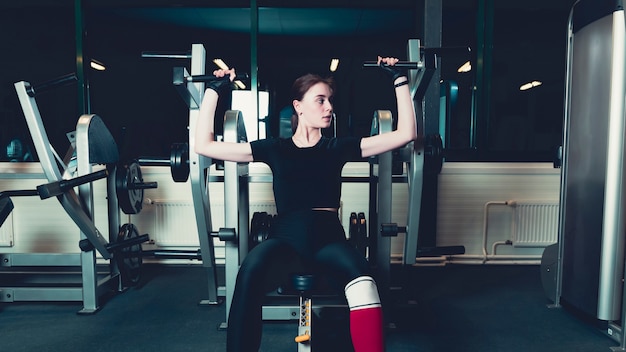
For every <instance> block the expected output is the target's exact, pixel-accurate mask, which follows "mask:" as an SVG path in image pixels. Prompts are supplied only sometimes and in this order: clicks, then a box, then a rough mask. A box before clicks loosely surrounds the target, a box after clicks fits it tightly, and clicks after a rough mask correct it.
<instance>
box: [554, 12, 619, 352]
mask: <svg viewBox="0 0 626 352" xmlns="http://www.w3.org/2000/svg"><path fill="white" fill-rule="evenodd" d="M625 23H626V16H625V13H624V9H623V6H622V4H621V2H618V3H615V2H608V1H604V2H599V1H589V0H581V1H577V2H576V3H575V4H574V5H573V6H572V9H571V12H570V17H569V21H568V45H567V62H566V87H565V88H566V90H565V91H566V95H565V120H564V131H565V133H564V142H563V152H562V167H561V170H562V177H561V199H560V204H561V207H560V214H559V222H560V223H559V238H558V248H554V247H548V248H546V249H545V251H544V254H543V257H542V275H543V276H542V280H543V282H544V288H546V289H553V290H554V292H553V293H550V294H549V295H548V297H550V298H551V299H553V301H554V305H553V306H554V307H559V306H560V305H561V304H562V303H565V305H566V306H567V307H568V308H573V309H575V310H577V312H578V313H583V315H585V316H586V317H587V318H592V319H599V320H600V321H604V322H606V323H607V326H608V328H607V329H606V331H605V333H606V334H607V335H608V336H610V337H611V338H613V339H615V340H616V341H617V342H619V343H620V346H619V348H612V350H615V351H624V350H626V334H625V332H624V327H623V324H624V321H625V318H626V306H625V305H624V302H626V301H625V300H624V299H625V298H626V290H624V279H623V278H624V260H625V257H624V247H625V244H626V243H625V239H624V231H625V222H624V220H625V218H624V204H625V203H624V200H625V199H626V194H625V193H624V187H623V185H624V181H625V175H624V157H623V155H624V131H625V129H626V124H625V122H624V114H625V113H626V106H625V104H624V95H625V94H626V76H625V74H624V72H625V70H626V59H625V58H626V45H625V38H626V29H625V28H626V25H625ZM581 146H582V147H581ZM557 249H558V250H557ZM555 250H557V251H556V253H555ZM555 264H556V265H555ZM555 268H556V270H554V269H555Z"/></svg>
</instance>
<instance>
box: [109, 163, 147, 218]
mask: <svg viewBox="0 0 626 352" xmlns="http://www.w3.org/2000/svg"><path fill="white" fill-rule="evenodd" d="M141 183H143V177H142V176H141V167H140V166H139V163H137V162H131V163H129V164H128V165H120V166H118V167H117V170H116V174H115V189H116V193H117V202H118V204H119V206H120V209H122V211H123V212H124V214H129V215H131V214H139V212H140V211H141V208H142V207H143V188H135V187H133V186H134V185H135V184H141Z"/></svg>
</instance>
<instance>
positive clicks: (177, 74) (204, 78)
mask: <svg viewBox="0 0 626 352" xmlns="http://www.w3.org/2000/svg"><path fill="white" fill-rule="evenodd" d="M173 72H174V78H173V80H172V83H174V85H175V86H180V85H183V84H185V83H188V82H205V83H206V82H213V81H217V80H228V79H230V78H229V77H228V76H225V77H217V76H215V75H211V74H209V75H195V76H186V75H185V68H184V67H174V70H173ZM248 79H250V76H248V74H247V73H239V74H237V76H235V79H234V80H235V81H237V80H239V81H247V80H248Z"/></svg>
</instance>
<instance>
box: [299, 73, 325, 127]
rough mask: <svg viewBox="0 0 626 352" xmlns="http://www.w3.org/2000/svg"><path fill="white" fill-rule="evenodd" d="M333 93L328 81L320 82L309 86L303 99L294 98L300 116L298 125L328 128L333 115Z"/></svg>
mask: <svg viewBox="0 0 626 352" xmlns="http://www.w3.org/2000/svg"><path fill="white" fill-rule="evenodd" d="M331 94H332V93H331V90H330V87H329V86H328V85H327V84H326V83H323V82H319V83H317V84H315V85H314V86H312V87H311V88H309V90H308V91H307V92H306V94H305V95H304V97H302V100H294V101H293V104H294V108H295V110H296V113H297V114H298V117H299V121H298V125H299V126H300V125H301V124H302V125H306V126H308V127H312V128H328V127H329V126H330V123H331V121H332V115H333V105H332V103H331V102H330V99H331V98H332V96H331Z"/></svg>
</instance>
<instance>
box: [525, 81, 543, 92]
mask: <svg viewBox="0 0 626 352" xmlns="http://www.w3.org/2000/svg"><path fill="white" fill-rule="evenodd" d="M540 85H542V83H541V82H540V81H532V82H528V83H525V84H522V85H521V86H520V87H519V90H522V91H523V90H529V89H531V88H535V87H539V86H540Z"/></svg>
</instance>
